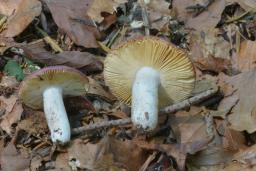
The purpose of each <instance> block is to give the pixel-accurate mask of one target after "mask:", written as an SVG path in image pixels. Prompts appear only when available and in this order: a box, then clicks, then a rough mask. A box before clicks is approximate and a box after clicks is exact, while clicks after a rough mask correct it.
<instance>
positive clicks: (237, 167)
mask: <svg viewBox="0 0 256 171" xmlns="http://www.w3.org/2000/svg"><path fill="white" fill-rule="evenodd" d="M216 170H219V171H241V170H242V171H255V170H256V165H251V164H243V163H238V162H236V161H234V162H231V163H228V165H227V166H225V168H223V167H222V169H216ZM208 171H209V170H208Z"/></svg>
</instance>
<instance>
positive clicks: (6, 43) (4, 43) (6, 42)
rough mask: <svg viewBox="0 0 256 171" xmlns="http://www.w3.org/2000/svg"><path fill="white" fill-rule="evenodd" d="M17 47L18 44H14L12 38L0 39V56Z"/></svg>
mask: <svg viewBox="0 0 256 171" xmlns="http://www.w3.org/2000/svg"><path fill="white" fill-rule="evenodd" d="M0 3H1V2H0ZM0 6H1V5H0ZM19 45H20V44H19V43H16V42H15V41H14V40H13V38H7V37H0V54H1V55H2V54H3V53H4V52H5V51H6V50H7V49H9V48H11V47H14V46H15V47H18V46H19Z"/></svg>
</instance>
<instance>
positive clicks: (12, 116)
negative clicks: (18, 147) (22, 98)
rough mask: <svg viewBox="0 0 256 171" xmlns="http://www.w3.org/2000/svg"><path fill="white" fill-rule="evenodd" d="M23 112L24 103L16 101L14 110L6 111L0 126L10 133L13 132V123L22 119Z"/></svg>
mask: <svg viewBox="0 0 256 171" xmlns="http://www.w3.org/2000/svg"><path fill="white" fill-rule="evenodd" d="M22 112H23V108H22V104H21V103H20V102H16V103H15V105H14V106H13V108H12V110H11V111H10V112H6V113H5V115H4V117H3V118H2V121H1V122H0V127H1V128H2V129H3V130H5V131H6V132H7V133H8V134H11V131H12V125H13V124H14V123H17V122H18V121H19V120H20V118H21V114H22Z"/></svg>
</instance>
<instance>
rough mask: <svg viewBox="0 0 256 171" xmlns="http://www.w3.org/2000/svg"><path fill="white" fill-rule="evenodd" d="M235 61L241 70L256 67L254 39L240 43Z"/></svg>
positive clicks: (255, 44)
mask: <svg viewBox="0 0 256 171" xmlns="http://www.w3.org/2000/svg"><path fill="white" fill-rule="evenodd" d="M255 3H256V2H255ZM237 63H238V64H237V65H238V69H239V71H241V72H244V71H250V70H254V69H255V68H256V43H255V42H254V41H250V40H246V41H244V42H242V43H241V47H240V52H239V55H238V61H237Z"/></svg>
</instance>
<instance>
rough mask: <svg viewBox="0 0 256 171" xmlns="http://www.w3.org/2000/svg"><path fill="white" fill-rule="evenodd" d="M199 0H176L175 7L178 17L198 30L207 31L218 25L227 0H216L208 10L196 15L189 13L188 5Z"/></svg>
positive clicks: (189, 26) (188, 25) (194, 3)
mask: <svg viewBox="0 0 256 171" xmlns="http://www.w3.org/2000/svg"><path fill="white" fill-rule="evenodd" d="M196 3H197V1H190V0H174V1H173V8H174V10H176V12H177V17H178V18H179V19H180V20H183V21H185V23H186V26H187V27H188V28H192V29H195V30H197V31H199V32H200V31H207V30H209V29H213V28H215V27H216V25H217V24H218V22H219V21H220V19H221V14H222V12H223V10H224V8H225V4H226V2H225V0H215V1H214V3H212V4H211V5H210V6H209V7H208V8H207V10H205V11H204V12H202V13H201V14H199V15H198V16H196V17H193V16H192V14H190V13H188V11H187V9H186V7H188V6H192V5H196Z"/></svg>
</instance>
